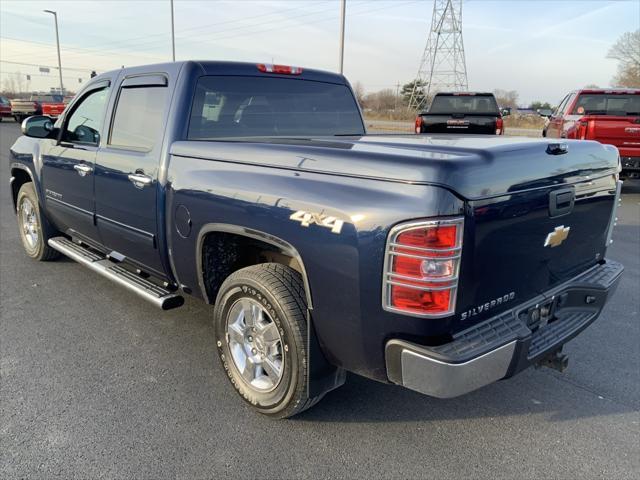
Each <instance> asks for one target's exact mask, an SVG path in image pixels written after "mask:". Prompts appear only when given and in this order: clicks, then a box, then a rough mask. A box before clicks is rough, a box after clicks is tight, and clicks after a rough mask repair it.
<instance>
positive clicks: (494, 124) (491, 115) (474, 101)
mask: <svg viewBox="0 0 640 480" xmlns="http://www.w3.org/2000/svg"><path fill="white" fill-rule="evenodd" d="M504 113H505V114H506V113H507V112H506V111H505V112H504ZM502 116H503V112H500V109H499V108H498V103H497V102H496V99H495V97H494V96H493V93H475V92H454V93H437V94H436V95H435V96H434V97H433V101H432V102H431V105H430V106H429V109H428V110H427V111H426V112H423V113H420V114H418V116H417V117H416V122H415V123H416V125H415V131H416V133H454V134H461V133H479V134H484V135H503V134H504V123H503V120H502Z"/></svg>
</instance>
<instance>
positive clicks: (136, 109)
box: [109, 86, 167, 151]
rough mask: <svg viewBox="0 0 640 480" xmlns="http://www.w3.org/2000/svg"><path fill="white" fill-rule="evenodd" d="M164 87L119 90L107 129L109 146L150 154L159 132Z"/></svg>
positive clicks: (164, 92) (165, 95)
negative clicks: (109, 131) (109, 125)
mask: <svg viewBox="0 0 640 480" xmlns="http://www.w3.org/2000/svg"><path fill="white" fill-rule="evenodd" d="M166 98H167V87H160V86H146V87H145V86H142V87H138V86H136V87H123V88H122V89H121V90H120V96H119V97H118V104H117V105H116V113H115V116H114V118H113V125H112V127H111V137H110V139H109V145H112V146H115V147H122V148H129V149H133V150H144V151H150V150H152V149H153V146H154V145H155V143H156V141H157V140H158V138H159V137H160V133H161V131H162V120H163V114H164V108H165V100H166Z"/></svg>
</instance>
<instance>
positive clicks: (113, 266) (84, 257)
mask: <svg viewBox="0 0 640 480" xmlns="http://www.w3.org/2000/svg"><path fill="white" fill-rule="evenodd" d="M49 246H50V247H51V248H53V249H55V250H57V251H58V252H60V253H62V254H64V255H66V256H67V257H69V258H71V259H72V260H75V261H76V262H78V263H80V264H81V265H84V266H85V267H87V268H89V269H91V270H93V271H94V272H97V273H98V274H100V275H102V276H103V277H106V278H108V279H109V280H111V281H113V282H115V283H117V284H118V285H120V286H123V287H125V288H127V289H128V290H131V291H132V292H135V293H137V294H138V295H139V296H140V297H142V298H144V299H145V300H147V301H148V302H151V303H153V304H154V305H155V306H156V307H159V308H161V309H163V310H169V309H172V308H176V307H180V306H181V305H182V304H183V303H184V298H183V297H182V296H181V295H178V294H176V293H174V292H171V291H169V290H167V289H165V288H163V287H161V286H159V285H156V284H155V283H153V282H151V281H149V280H147V279H146V278H143V277H141V276H140V275H137V274H135V273H133V272H130V271H129V270H126V269H125V268H123V267H122V266H121V265H119V264H117V263H116V262H113V261H111V260H109V259H107V258H105V257H104V256H101V255H100V254H98V253H95V252H93V251H92V250H89V249H88V248H86V247H84V246H82V245H80V244H77V243H74V242H72V241H71V240H69V239H68V238H66V237H55V238H51V239H49Z"/></svg>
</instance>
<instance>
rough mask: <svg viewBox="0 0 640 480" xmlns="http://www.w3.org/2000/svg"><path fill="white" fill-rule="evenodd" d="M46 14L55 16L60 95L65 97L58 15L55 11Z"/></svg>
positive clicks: (46, 11)
mask: <svg viewBox="0 0 640 480" xmlns="http://www.w3.org/2000/svg"><path fill="white" fill-rule="evenodd" d="M44 12H45V13H50V14H51V15H53V19H54V21H55V24H56V46H57V48H58V73H59V74H60V95H64V86H63V85H62V60H61V59H60V35H59V34H58V14H57V13H56V12H54V11H53V10H44Z"/></svg>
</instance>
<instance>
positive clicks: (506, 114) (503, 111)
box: [502, 108, 511, 117]
mask: <svg viewBox="0 0 640 480" xmlns="http://www.w3.org/2000/svg"><path fill="white" fill-rule="evenodd" d="M509 115H511V110H508V109H506V108H505V109H504V110H502V116H503V117H508V116H509Z"/></svg>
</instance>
